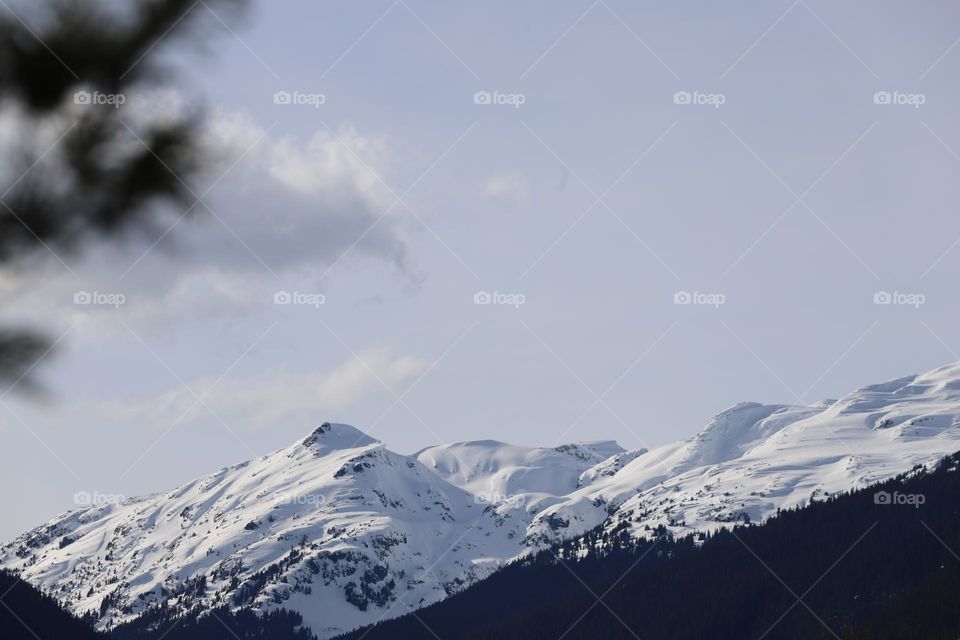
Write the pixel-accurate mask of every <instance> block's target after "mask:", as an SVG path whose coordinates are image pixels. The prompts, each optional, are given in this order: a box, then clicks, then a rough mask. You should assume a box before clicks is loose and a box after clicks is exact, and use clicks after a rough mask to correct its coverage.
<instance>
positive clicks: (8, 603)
mask: <svg viewBox="0 0 960 640" xmlns="http://www.w3.org/2000/svg"><path fill="white" fill-rule="evenodd" d="M0 638H3V640H37V638H41V639H42V640H47V639H48V638H49V639H51V640H52V639H54V638H69V639H70V640H106V636H104V635H101V634H99V633H96V632H95V631H93V630H92V629H91V628H90V627H89V626H87V624H86V623H84V622H82V621H80V620H78V619H77V618H74V617H73V616H71V615H70V614H69V613H67V612H66V611H64V610H63V609H61V608H60V605H59V603H57V601H56V600H54V599H53V598H51V597H49V596H46V595H43V594H42V593H40V592H39V591H38V590H37V589H35V588H33V587H31V586H30V585H29V584H27V583H26V582H23V581H22V580H20V579H19V578H17V576H16V575H15V574H13V573H11V572H9V571H6V570H0Z"/></svg>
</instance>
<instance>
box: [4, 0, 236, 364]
mask: <svg viewBox="0 0 960 640" xmlns="http://www.w3.org/2000/svg"><path fill="white" fill-rule="evenodd" d="M244 4H245V0H207V2H204V3H197V2H195V0H139V1H138V2H131V3H115V2H105V1H103V0H42V1H39V2H34V3H32V4H24V3H15V2H11V3H4V5H3V6H2V7H0V108H3V109H4V110H5V111H8V112H9V113H11V114H13V115H14V117H15V120H16V122H17V123H18V134H17V136H16V137H15V139H14V140H13V142H12V144H9V145H7V146H5V148H4V149H2V150H0V154H2V155H0V171H2V173H0V264H2V263H13V262H14V261H19V260H22V259H23V258H26V257H29V256H32V255H33V254H34V253H36V252H47V251H50V252H53V253H59V252H61V251H67V250H77V249H78V248H80V247H81V246H82V245H84V244H86V243H88V242H89V241H90V240H91V239H92V238H94V237H98V236H112V235H116V234H118V233H119V232H121V231H129V230H135V229H141V230H144V229H146V230H151V229H158V228H160V227H161V226H166V225H160V224H159V223H160V222H161V221H162V220H163V219H165V218H169V217H171V216H173V217H178V216H180V215H182V214H184V213H185V212H190V211H195V210H196V209H197V207H196V204H197V202H196V197H195V196H194V188H193V187H191V186H190V185H191V183H192V182H193V181H194V179H195V177H196V176H197V175H198V174H199V172H200V171H201V170H202V169H203V168H204V167H205V166H206V165H207V164H208V163H209V161H210V160H211V159H210V158H207V157H205V154H204V153H203V152H202V150H201V149H200V146H199V136H198V125H199V124H200V117H199V114H197V113H192V114H182V115H180V116H170V117H164V118H152V119H150V118H145V117H143V114H142V113H137V112H135V110H134V109H133V108H132V107H131V102H132V99H133V96H134V95H136V94H137V93H138V92H140V93H142V92H143V91H144V90H149V89H150V88H152V87H154V86H155V85H156V83H155V81H156V79H157V78H158V76H159V75H160V74H161V73H162V72H163V71H164V69H163V67H162V65H160V63H159V60H161V59H162V56H163V55H164V54H163V51H164V50H165V49H166V48H167V47H168V46H169V45H171V44H174V43H177V42H178V41H181V40H183V39H184V37H189V36H190V34H191V31H193V30H195V29H196V27H197V26H198V25H199V24H203V23H206V22H209V21H210V20H216V18H215V17H214V16H213V15H211V12H213V11H214V10H216V11H218V12H223V13H224V15H228V11H227V10H229V13H233V10H235V9H237V8H239V7H241V6H242V5H244ZM107 7H110V8H109V9H108V8H107ZM218 15H219V14H218ZM193 39H196V38H195V36H194V38H193ZM81 94H83V95H85V96H88V97H89V96H91V95H103V96H112V97H113V98H111V99H116V97H117V96H120V97H122V100H123V102H120V103H117V104H95V103H91V102H90V101H89V100H88V101H87V102H86V104H84V101H83V99H82V98H81V97H80V96H81ZM51 132H52V133H53V135H52V136H51V135H50V134H51ZM41 133H46V134H47V135H43V136H42V135H40V134H41ZM170 204H173V205H176V206H175V207H173V208H172V209H170V208H169V207H167V208H164V206H165V205H170ZM156 235H159V232H158V231H156V232H155V233H154V234H153V236H152V237H155V236H156ZM46 347H47V344H46V342H45V341H44V340H42V339H41V337H40V336H38V335H36V334H34V333H32V332H22V331H18V330H6V331H3V332H2V333H0V378H7V379H12V380H17V381H19V380H20V379H21V378H22V377H23V376H24V375H25V374H26V373H27V372H28V371H29V369H30V367H31V366H32V365H33V364H34V363H36V361H37V359H38V358H39V357H40V356H41V355H42V354H43V353H44V352H45V351H46Z"/></svg>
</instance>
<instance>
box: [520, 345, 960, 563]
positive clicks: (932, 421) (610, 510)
mask: <svg viewBox="0 0 960 640" xmlns="http://www.w3.org/2000/svg"><path fill="white" fill-rule="evenodd" d="M957 450H960V364H956V365H950V366H947V367H942V368H940V369H937V370H935V371H931V372H929V373H926V374H923V375H918V376H909V377H906V378H901V379H898V380H894V381H891V382H887V383H883V384H879V385H873V386H870V387H866V388H864V389H861V390H859V391H855V392H854V393H851V394H850V395H848V396H846V397H845V398H843V399H841V400H838V401H834V402H825V403H819V404H817V405H815V406H812V407H789V406H762V405H757V404H753V403H741V404H738V405H736V406H735V407H733V408H731V409H728V410H726V411H724V412H723V413H721V414H719V415H718V416H716V417H715V418H714V419H713V420H711V421H710V423H709V424H708V425H707V426H706V428H705V429H704V430H703V431H701V432H700V433H699V434H697V435H696V436H694V437H693V438H692V439H690V440H688V441H685V442H680V443H676V444H671V445H667V446H665V447H661V448H658V449H655V450H654V451H651V452H649V453H646V454H644V455H642V456H640V457H638V458H637V459H635V460H634V461H633V462H631V463H630V464H628V465H626V466H624V467H623V468H622V469H621V470H620V471H618V472H617V473H616V474H614V475H613V476H612V477H610V479H609V480H607V481H606V482H604V483H601V484H596V483H594V484H591V485H588V486H586V487H584V488H582V489H580V490H578V491H576V492H574V493H572V494H571V495H570V496H569V497H568V499H567V500H565V501H564V502H561V503H558V504H557V505H554V506H552V507H550V508H548V509H545V510H544V511H543V512H541V513H539V514H538V515H537V517H536V518H535V520H534V522H533V523H532V524H531V526H530V528H529V530H528V540H529V541H530V542H535V543H537V544H542V543H544V542H549V541H554V540H557V539H560V538H566V537H571V536H575V535H578V534H580V533H583V532H585V531H586V530H588V529H590V528H592V527H594V526H597V525H600V524H604V526H605V527H607V528H615V527H618V526H624V525H625V526H627V527H628V528H629V529H631V530H632V531H633V532H634V535H637V536H650V535H652V534H651V530H653V529H656V528H657V527H658V526H661V525H662V526H665V527H667V528H668V529H670V530H671V531H672V533H673V534H674V535H683V534H685V533H690V532H693V531H709V530H713V529H716V528H718V527H722V526H726V525H727V524H728V523H731V522H759V521H762V520H763V519H765V518H767V517H769V516H770V515H773V514H774V513H776V511H777V509H778V508H784V507H793V506H797V505H802V504H805V503H808V502H809V501H811V500H816V499H818V498H823V497H826V496H827V495H829V494H832V493H836V492H839V491H845V490H849V489H852V488H855V487H863V486H867V485H869V484H873V483H875V482H877V481H879V480H882V479H885V478H889V477H891V476H893V475H896V474H898V473H901V472H903V471H906V470H909V469H910V468H912V467H913V466H915V465H918V464H928V463H931V462H933V461H935V460H937V459H938V458H940V457H942V456H944V455H947V454H949V453H953V452H955V451H957Z"/></svg>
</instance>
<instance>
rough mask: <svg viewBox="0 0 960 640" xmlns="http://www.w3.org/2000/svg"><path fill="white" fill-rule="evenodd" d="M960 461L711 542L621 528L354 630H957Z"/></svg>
mask: <svg viewBox="0 0 960 640" xmlns="http://www.w3.org/2000/svg"><path fill="white" fill-rule="evenodd" d="M958 467H960V454H958V455H954V456H951V457H950V458H948V459H946V460H944V461H943V463H942V464H941V465H940V466H939V468H938V469H936V470H935V471H933V472H930V473H919V472H914V473H911V474H906V475H905V476H903V477H900V478H897V479H895V480H891V481H888V482H885V483H883V484H881V485H878V486H875V487H871V488H869V489H864V490H861V491H859V492H855V493H852V494H848V495H843V496H839V497H836V498H833V499H831V500H829V501H825V502H819V501H818V502H814V503H813V504H811V505H809V506H807V507H806V508H804V509H800V510H793V511H789V512H783V513H781V514H779V515H778V516H777V517H775V518H773V519H771V520H770V521H769V522H767V523H766V524H764V525H763V526H759V527H740V528H737V529H736V530H734V531H732V532H721V533H718V534H717V535H714V536H710V537H708V538H707V539H706V540H705V541H703V544H702V546H701V545H699V541H697V542H695V541H694V540H693V539H692V538H686V539H681V540H669V539H665V538H661V539H658V540H657V541H655V542H652V543H641V544H639V545H634V544H632V543H628V542H624V543H622V544H620V543H618V541H617V540H616V539H614V540H610V539H607V540H606V541H605V545H606V546H607V547H608V548H610V549H611V550H610V551H609V552H608V553H606V554H605V555H604V557H601V558H598V557H590V558H588V559H585V560H579V561H578V560H574V559H572V558H574V557H575V555H574V548H573V546H569V547H567V548H563V549H559V550H557V551H555V552H554V553H551V554H542V555H541V556H539V557H538V558H537V559H535V560H532V561H528V562H524V563H520V564H515V565H512V566H510V567H507V568H505V569H504V570H502V571H500V572H498V573H497V574H495V575H494V576H492V577H491V578H490V579H488V580H485V581H484V582H481V583H480V584H478V585H476V586H475V587H473V588H471V589H469V590H467V591H465V592H463V593H461V594H458V595H456V596H454V597H452V598H449V599H448V600H445V601H443V602H441V603H438V604H436V605H434V606H431V607H428V608H426V609H423V610H421V611H418V612H417V613H416V614H411V615H407V616H404V617H402V618H398V619H396V620H390V621H385V622H382V623H381V624H379V625H377V626H374V627H371V628H367V629H362V630H359V631H357V632H354V633H351V634H347V635H345V636H343V638H344V639H348V640H359V639H360V638H364V640H380V639H391V640H395V639H397V638H432V637H440V638H443V640H454V639H461V640H481V639H484V640H512V639H518V640H519V639H521V638H522V639H525V640H537V639H540V638H543V639H545V640H557V639H558V638H564V639H565V640H574V639H583V640H587V639H593V638H624V639H627V638H642V639H643V640H658V639H663V640H667V639H669V640H683V639H686V638H689V639H691V640H693V639H699V638H713V639H723V638H731V639H733V638H736V639H742V638H761V637H763V638H781V639H798V640H799V639H810V638H842V639H844V640H860V639H866V638H871V639H874V638H890V639H903V638H918V639H919V638H922V639H924V640H940V639H942V640H946V639H948V638H949V639H951V640H954V639H956V638H957V637H960V557H958V553H960V471H958ZM592 537H593V543H594V544H596V543H597V542H603V540H602V538H601V537H600V534H597V533H594V534H592ZM558 557H559V558H561V559H560V560H558V559H557V558H558Z"/></svg>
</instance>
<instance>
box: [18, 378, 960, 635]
mask: <svg viewBox="0 0 960 640" xmlns="http://www.w3.org/2000/svg"><path fill="white" fill-rule="evenodd" d="M957 450H960V364H957V365H951V366H948V367H943V368H941V369H937V370H935V371H932V372H929V373H926V374H923V375H918V376H910V377H907V378H901V379H899V380H895V381H891V382H887V383H883V384H879V385H873V386H870V387H865V388H863V389H861V390H859V391H856V392H854V393H852V394H850V395H848V396H846V397H844V398H842V399H840V400H837V401H828V402H823V403H819V404H817V405H814V406H810V407H795V406H770V405H759V404H755V403H741V404H738V405H736V406H734V407H732V408H730V409H728V410H726V411H724V412H722V413H720V414H718V415H717V416H716V417H714V418H713V419H712V420H711V421H710V422H709V423H708V424H707V426H706V427H705V428H704V429H703V430H702V431H701V432H700V433H699V434H697V435H696V436H694V437H693V438H690V439H689V440H685V441H681V442H677V443H673V444H669V445H666V446H663V447H659V448H656V449H653V450H651V451H646V450H643V449H641V450H635V451H624V450H623V449H621V448H620V447H619V446H618V445H616V444H615V443H613V442H592V443H580V444H572V445H563V446H560V447H556V448H532V447H520V446H515V445H509V444H505V443H500V442H495V441H474V442H464V443H458V444H451V445H441V446H436V447H429V448H427V449H424V450H422V451H419V452H417V453H416V454H413V455H411V456H404V455H400V454H397V453H393V452H391V451H389V450H388V449H386V448H385V447H384V445H382V444H381V443H380V442H378V441H376V440H374V439H373V438H371V437H369V436H367V435H366V434H363V433H362V432H360V431H359V430H357V429H354V428H353V427H350V426H347V425H341V424H329V423H324V424H323V425H322V426H321V427H318V428H317V429H316V430H315V431H314V432H312V433H311V434H309V435H308V436H307V437H306V438H305V439H304V440H302V441H300V442H297V443H295V444H293V445H292V446H290V447H287V448H286V449H281V450H279V451H276V452H274V453H271V454H268V455H266V456H262V457H260V458H257V459H255V460H250V461H248V462H245V463H242V464H239V465H235V466H232V467H228V468H225V469H221V470H220V471H218V472H216V473H214V474H212V475H209V476H206V477H204V478H200V479H198V480H195V481H193V482H189V483H187V484H185V485H183V486H181V487H179V488H177V489H175V490H173V491H171V492H169V493H165V494H157V495H153V496H146V497H143V498H137V499H131V500H127V501H125V502H123V503H121V504H109V505H97V506H91V507H88V508H85V509H81V510H79V511H74V512H70V513H66V514H63V515H61V516H59V517H57V518H55V519H53V520H51V521H50V522H48V523H46V524H44V525H42V526H40V527H38V528H36V529H34V530H32V531H29V532H27V533H25V534H23V535H22V536H20V537H18V538H17V539H16V540H14V541H12V542H10V543H9V544H7V545H5V546H3V547H0V566H3V567H6V568H12V569H17V570H20V571H22V575H23V577H24V578H25V579H26V580H28V581H30V582H32V583H33V584H36V585H39V586H41V587H43V588H44V589H46V590H47V591H48V592H51V593H53V594H54V595H56V596H57V597H59V598H61V599H63V600H64V601H65V603H66V604H67V606H69V607H70V608H71V609H72V610H73V611H74V612H76V613H84V612H87V611H94V612H97V613H99V614H100V616H101V617H100V621H99V625H100V626H101V627H109V626H111V625H113V624H116V623H118V622H121V621H124V620H129V619H131V618H133V617H135V616H137V615H138V614H139V613H141V612H142V611H144V610H145V609H146V608H148V607H150V606H152V605H155V604H157V603H160V602H167V603H168V604H169V605H170V606H172V607H174V608H176V609H179V610H182V611H188V610H190V609H192V608H194V607H201V608H202V607H209V606H212V605H217V604H221V603H226V604H229V605H230V606H233V607H251V608H253V609H254V610H258V611H262V610H267V609H270V608H274V607H285V608H288V609H293V610H296V611H299V612H300V613H301V614H302V615H303V616H304V619H305V621H306V623H307V624H308V625H310V627H311V628H312V629H313V631H314V632H315V633H317V634H318V635H319V636H320V637H329V636H332V635H335V634H336V633H338V632H339V631H341V630H346V629H350V628H354V627H357V626H360V625H363V624H367V623H370V622H375V621H377V620H379V619H380V618H382V617H387V616H396V615H401V614H403V613H406V612H408V611H410V610H411V609H415V608H418V607H421V606H424V605H426V604H430V603H432V602H435V601H437V600H440V599H442V598H444V597H446V596H447V595H449V594H451V593H453V592H455V591H457V590H459V589H462V588H464V587H465V586H468V585H469V584H471V583H472V582H475V581H476V580H479V579H482V578H483V577H485V576H486V575H488V574H489V572H491V571H493V570H494V569H495V568H496V567H498V566H500V565H501V564H502V563H504V562H506V561H509V560H510V559H513V558H516V557H518V556H521V555H523V554H525V553H528V552H529V551H530V550H532V549H535V548H538V547H542V546H543V545H547V544H549V543H551V542H553V541H556V540H559V539H561V538H568V537H573V536H576V535H579V534H581V533H583V532H585V531H587V530H588V529H590V528H592V527H595V526H603V527H606V528H610V529H612V528H623V527H625V528H626V529H628V530H630V531H632V532H634V534H635V535H637V536H650V535H653V530H654V529H655V528H657V527H658V526H661V525H663V526H665V527H667V528H669V529H670V530H672V531H673V532H674V533H675V534H683V533H689V532H693V531H704V530H711V529H715V528H717V527H722V526H729V525H730V524H731V523H734V522H742V521H746V520H749V521H752V522H758V521H761V520H763V519H764V518H766V517H767V516H769V515H771V514H773V513H775V512H776V510H777V509H778V508H781V507H793V506H796V505H798V504H804V503H806V502H809V501H810V500H815V499H818V498H821V497H823V496H826V495H828V494H830V493H833V492H836V491H842V490H847V489H850V488H853V487H858V486H863V485H867V484H870V483H873V482H875V481H877V480H880V479H883V478H886V477H889V476H892V475H895V474H897V473H900V472H903V471H906V470H908V469H910V468H911V467H913V466H914V465H916V464H929V463H932V462H934V461H935V460H937V459H938V458H940V457H941V456H943V455H946V454H949V453H953V452H955V451H957Z"/></svg>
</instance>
